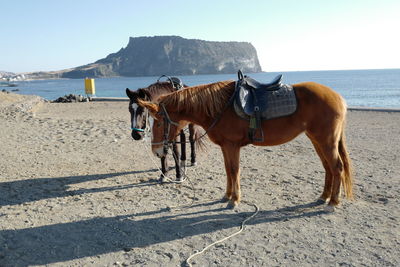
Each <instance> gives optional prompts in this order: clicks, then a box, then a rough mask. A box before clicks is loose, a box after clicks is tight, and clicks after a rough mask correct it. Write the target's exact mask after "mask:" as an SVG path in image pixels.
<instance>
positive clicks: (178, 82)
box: [157, 74, 184, 90]
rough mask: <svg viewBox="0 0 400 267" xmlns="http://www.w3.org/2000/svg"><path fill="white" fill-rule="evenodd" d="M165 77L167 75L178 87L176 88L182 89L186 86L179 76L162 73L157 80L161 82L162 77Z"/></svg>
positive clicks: (173, 84) (174, 85) (175, 86)
mask: <svg viewBox="0 0 400 267" xmlns="http://www.w3.org/2000/svg"><path fill="white" fill-rule="evenodd" d="M163 77H165V78H166V79H167V80H168V81H169V82H170V83H171V84H172V86H173V87H174V88H175V89H176V90H179V89H182V88H183V87H184V86H183V82H182V80H181V79H179V78H178V77H170V76H168V75H165V74H164V75H161V76H160V77H159V78H158V79H157V82H160V79H161V78H163Z"/></svg>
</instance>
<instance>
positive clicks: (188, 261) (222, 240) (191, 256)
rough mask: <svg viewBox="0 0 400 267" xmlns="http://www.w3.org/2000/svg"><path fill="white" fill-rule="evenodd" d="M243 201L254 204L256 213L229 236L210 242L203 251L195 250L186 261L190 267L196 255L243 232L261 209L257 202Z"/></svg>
mask: <svg viewBox="0 0 400 267" xmlns="http://www.w3.org/2000/svg"><path fill="white" fill-rule="evenodd" d="M243 203H246V204H248V205H251V206H253V207H254V209H255V211H254V213H253V214H252V215H251V216H249V217H247V218H246V219H245V220H244V221H243V222H242V224H241V225H240V229H239V230H238V231H236V232H234V233H233V234H231V235H229V236H227V237H224V238H222V239H220V240H217V241H215V242H214V243H211V244H209V245H208V246H206V247H205V248H203V249H202V250H201V251H198V252H195V253H193V254H192V255H190V256H189V258H187V259H186V261H185V263H186V265H187V266H189V267H191V266H192V264H191V263H190V260H191V259H193V258H194V257H196V256H198V255H201V254H203V253H204V252H205V251H206V250H208V249H209V248H211V247H213V246H215V245H217V244H219V243H222V242H224V241H226V240H228V239H229V238H232V237H234V236H236V235H238V234H240V233H241V232H243V230H244V229H245V225H246V222H248V221H249V220H251V219H252V218H254V217H255V216H256V215H257V214H258V211H259V208H258V206H257V205H256V204H254V203H249V202H247V201H243Z"/></svg>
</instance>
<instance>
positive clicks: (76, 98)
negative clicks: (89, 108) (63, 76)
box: [51, 94, 91, 103]
mask: <svg viewBox="0 0 400 267" xmlns="http://www.w3.org/2000/svg"><path fill="white" fill-rule="evenodd" d="M90 100H91V99H90V97H84V96H82V95H74V94H69V95H65V96H61V97H59V98H57V99H55V100H53V101H51V102H52V103H75V102H89V101H90Z"/></svg>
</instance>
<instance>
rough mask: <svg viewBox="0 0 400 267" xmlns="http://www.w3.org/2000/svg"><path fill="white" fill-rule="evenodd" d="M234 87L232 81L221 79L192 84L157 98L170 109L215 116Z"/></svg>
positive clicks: (227, 99)
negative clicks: (220, 80)
mask: <svg viewBox="0 0 400 267" xmlns="http://www.w3.org/2000/svg"><path fill="white" fill-rule="evenodd" d="M234 89H235V82H234V81H222V82H216V83H210V84H204V85H198V86H192V87H188V88H185V89H181V90H179V91H176V92H173V93H170V94H167V95H163V96H161V97H160V99H159V103H160V104H164V105H165V106H166V107H168V108H169V109H171V110H176V111H179V110H183V109H184V110H186V111H187V112H196V113H200V112H201V113H202V114H205V115H207V116H210V117H215V116H216V115H217V114H219V113H220V112H221V111H222V109H223V108H225V107H226V104H227V102H228V101H229V98H230V97H231V96H232V94H233V92H234Z"/></svg>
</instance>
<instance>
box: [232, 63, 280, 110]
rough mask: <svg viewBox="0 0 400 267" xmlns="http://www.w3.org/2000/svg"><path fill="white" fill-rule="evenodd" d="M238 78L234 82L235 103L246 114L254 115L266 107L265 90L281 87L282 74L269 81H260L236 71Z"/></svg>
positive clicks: (275, 89) (274, 89)
mask: <svg viewBox="0 0 400 267" xmlns="http://www.w3.org/2000/svg"><path fill="white" fill-rule="evenodd" d="M238 78H239V80H238V81H237V83H236V90H237V95H236V103H237V104H239V106H240V107H241V108H242V109H243V112H244V113H245V114H246V115H248V116H254V115H255V113H256V112H257V111H259V112H260V113H263V112H264V111H265V110H266V109H267V107H268V105H267V104H268V101H267V94H266V91H277V90H279V89H280V88H281V87H282V85H283V84H282V74H280V75H278V76H276V77H275V79H273V80H272V81H271V82H269V83H260V82H258V81H256V80H254V79H253V78H250V77H248V76H246V75H244V76H243V73H242V71H240V70H239V72H238Z"/></svg>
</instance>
